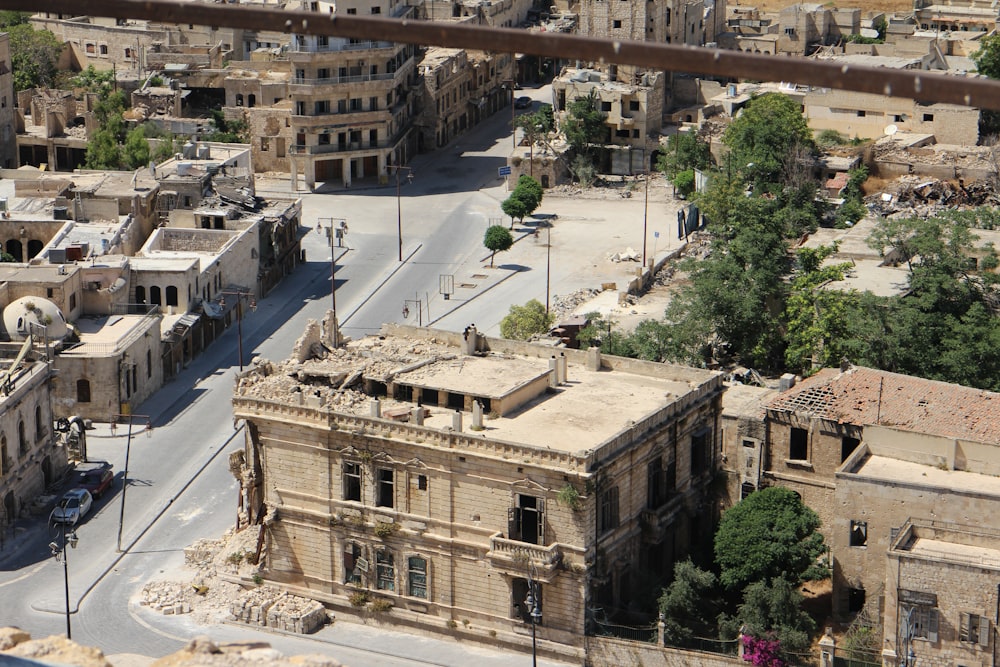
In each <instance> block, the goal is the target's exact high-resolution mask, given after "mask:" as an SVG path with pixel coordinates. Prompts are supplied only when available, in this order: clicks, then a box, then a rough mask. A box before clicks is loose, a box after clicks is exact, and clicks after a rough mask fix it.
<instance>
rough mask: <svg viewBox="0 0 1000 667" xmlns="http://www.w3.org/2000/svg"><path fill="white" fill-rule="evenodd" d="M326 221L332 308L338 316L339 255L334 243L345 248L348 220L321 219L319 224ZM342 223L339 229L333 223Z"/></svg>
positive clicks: (334, 314)
mask: <svg viewBox="0 0 1000 667" xmlns="http://www.w3.org/2000/svg"><path fill="white" fill-rule="evenodd" d="M324 220H326V221H327V222H329V223H330V226H329V227H328V228H326V229H327V236H329V238H330V306H331V307H332V308H333V316H334V317H336V316H337V253H336V251H335V250H334V246H333V241H334V239H336V240H337V247H338V248H342V247H343V239H344V234H346V233H347V219H346V218H320V219H319V220H318V222H319V223H320V224H322V222H323V221H324ZM335 222H337V223H340V224H339V225H338V226H337V227H334V226H333V223H335Z"/></svg>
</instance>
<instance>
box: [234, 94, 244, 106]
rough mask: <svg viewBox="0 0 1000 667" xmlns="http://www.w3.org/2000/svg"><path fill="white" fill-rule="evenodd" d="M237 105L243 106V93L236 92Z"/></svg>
mask: <svg viewBox="0 0 1000 667" xmlns="http://www.w3.org/2000/svg"><path fill="white" fill-rule="evenodd" d="M236 106H238V107H241V106H243V93H236Z"/></svg>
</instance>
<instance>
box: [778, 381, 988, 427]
mask: <svg viewBox="0 0 1000 667" xmlns="http://www.w3.org/2000/svg"><path fill="white" fill-rule="evenodd" d="M768 409H769V410H771V411H778V412H792V413H797V414H802V415H811V416H815V417H821V418H823V419H827V420H830V421H835V422H842V423H847V424H854V425H857V426H874V425H878V426H887V427H892V428H897V429H901V430H904V431H913V432H914V433H926V434H929V435H937V436H942V437H947V438H960V439H967V440H973V441H976V442H992V443H998V444H1000V394H997V393H994V392H991V391H983V390H981V389H972V388H970V387H963V386H961V385H957V384H948V383H947V382H937V381H935V380H925V379H923V378H918V377H911V376H909V375H900V374H899V373H889V372H886V371H879V370H875V369H873V368H863V367H853V368H850V369H848V370H846V371H840V370H838V369H830V368H828V369H824V370H822V371H820V372H819V373H817V374H816V375H814V376H812V377H810V378H807V379H805V380H803V381H802V382H800V383H799V384H798V385H796V386H795V387H792V388H791V389H789V390H788V391H786V392H783V393H781V394H780V395H779V396H778V397H777V398H776V399H775V400H773V401H771V403H770V404H769V405H768Z"/></svg>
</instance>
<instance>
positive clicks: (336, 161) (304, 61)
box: [288, 0, 417, 189]
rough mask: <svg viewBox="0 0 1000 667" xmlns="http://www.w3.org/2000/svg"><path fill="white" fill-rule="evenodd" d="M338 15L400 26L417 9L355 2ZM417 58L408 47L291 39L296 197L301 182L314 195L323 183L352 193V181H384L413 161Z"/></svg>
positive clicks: (387, 0) (390, 0)
mask: <svg viewBox="0 0 1000 667" xmlns="http://www.w3.org/2000/svg"><path fill="white" fill-rule="evenodd" d="M330 9H333V8H332V7H330ZM335 11H336V12H344V13H346V14H358V13H363V14H371V15H381V16H388V17H393V18H399V19H402V18H407V17H411V15H412V14H413V12H414V11H415V8H414V7H411V6H409V5H407V4H406V3H405V2H399V1H397V0H351V1H350V2H347V3H344V4H341V3H338V4H337V6H336V10H335ZM415 55H416V48H415V47H414V46H413V45H410V44H395V43H393V42H381V41H362V40H356V39H351V38H346V37H326V36H316V35H294V36H293V39H292V44H291V46H290V47H289V51H288V58H289V60H290V61H291V67H292V74H293V78H292V83H291V85H290V86H289V94H290V97H291V100H292V104H293V107H294V108H293V110H292V116H291V126H292V133H293V135H294V137H295V144H294V145H293V146H292V149H291V151H290V155H289V158H290V159H289V163H290V165H289V166H290V169H291V182H292V185H293V189H295V187H297V184H298V179H299V175H300V174H301V175H303V176H304V178H305V184H306V187H307V188H309V189H312V188H314V187H315V186H316V183H317V182H323V181H336V182H337V183H340V184H343V185H344V186H350V185H351V182H352V181H353V180H355V179H362V178H379V179H383V180H384V179H387V177H388V172H387V167H388V166H390V165H394V164H402V163H404V162H407V161H408V160H409V159H410V158H411V157H412V155H414V153H415V150H416V140H415V136H414V133H413V132H412V124H413V115H414V110H415V107H414V96H413V94H412V89H413V88H414V87H415V86H416V83H417V80H416V79H417V74H416V67H415Z"/></svg>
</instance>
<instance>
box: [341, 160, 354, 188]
mask: <svg viewBox="0 0 1000 667" xmlns="http://www.w3.org/2000/svg"><path fill="white" fill-rule="evenodd" d="M351 162H353V160H351V158H349V157H345V158H344V159H342V160H341V161H340V164H341V165H342V167H341V173H342V175H343V177H344V187H345V188H349V187H351Z"/></svg>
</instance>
